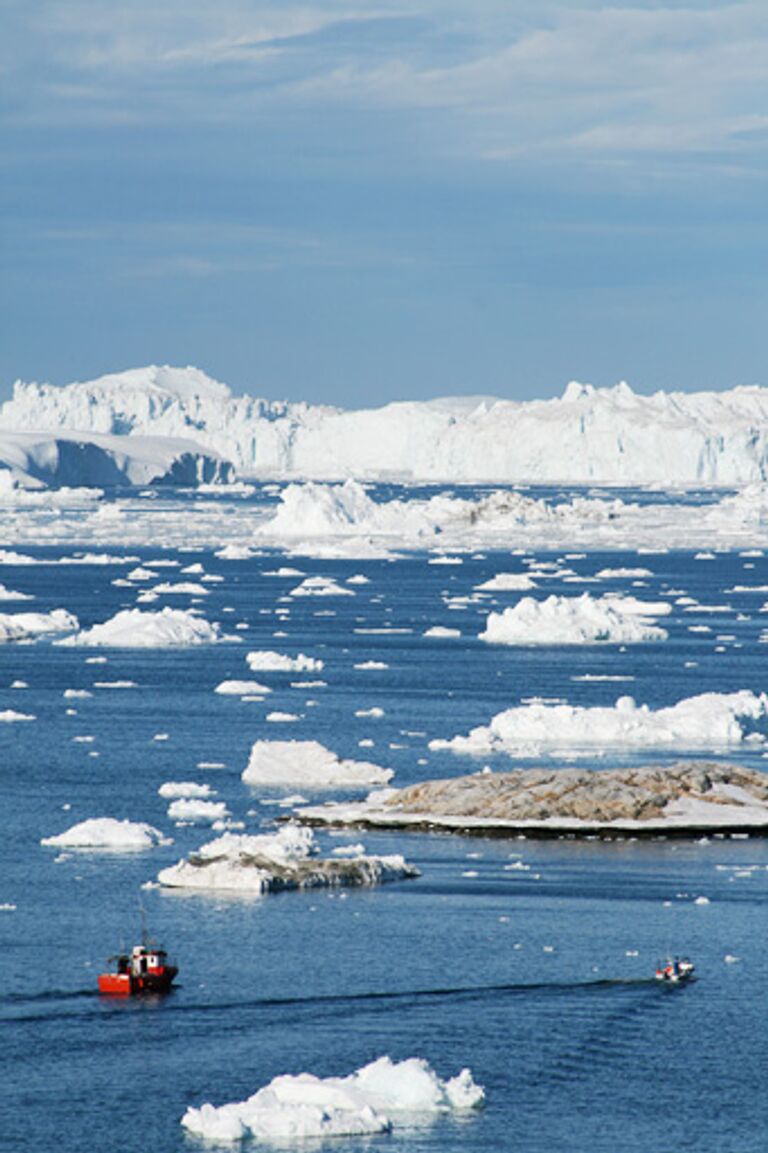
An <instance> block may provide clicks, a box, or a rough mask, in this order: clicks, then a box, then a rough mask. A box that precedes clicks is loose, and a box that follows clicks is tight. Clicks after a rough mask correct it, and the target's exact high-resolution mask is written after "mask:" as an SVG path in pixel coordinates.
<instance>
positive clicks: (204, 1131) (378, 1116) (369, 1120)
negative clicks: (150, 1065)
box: [181, 1057, 485, 1141]
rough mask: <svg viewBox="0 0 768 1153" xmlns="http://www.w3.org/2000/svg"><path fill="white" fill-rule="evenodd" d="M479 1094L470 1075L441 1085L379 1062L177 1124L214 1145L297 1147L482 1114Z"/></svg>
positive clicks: (429, 1076)
mask: <svg viewBox="0 0 768 1153" xmlns="http://www.w3.org/2000/svg"><path fill="white" fill-rule="evenodd" d="M484 1099H485V1093H484V1090H483V1089H482V1088H481V1086H479V1085H477V1084H476V1083H475V1081H474V1080H473V1078H472V1074H471V1073H470V1071H469V1069H462V1071H461V1072H460V1073H459V1074H458V1075H457V1076H456V1077H453V1078H451V1079H450V1080H447V1081H443V1080H441V1079H440V1077H438V1075H437V1074H436V1073H435V1072H434V1070H433V1069H432V1068H431V1067H430V1066H429V1065H428V1064H427V1062H426V1061H424V1060H422V1059H420V1058H417V1057H411V1058H409V1059H407V1060H404V1061H393V1060H392V1059H391V1058H390V1057H380V1058H379V1059H378V1060H377V1061H372V1062H371V1063H370V1064H369V1065H364V1066H363V1068H361V1069H358V1070H357V1071H356V1072H355V1073H352V1074H350V1075H349V1076H348V1077H326V1078H321V1077H316V1076H314V1075H313V1074H311V1073H301V1074H298V1075H297V1076H291V1075H289V1074H286V1075H283V1076H281V1077H275V1078H274V1080H272V1081H270V1083H269V1084H268V1085H265V1086H264V1087H263V1088H262V1089H259V1090H258V1091H257V1092H256V1093H254V1094H253V1095H252V1096H251V1097H249V1098H248V1099H247V1100H246V1101H239V1102H232V1103H231V1104H228V1105H221V1106H219V1107H218V1108H216V1107H215V1106H213V1105H210V1104H205V1105H202V1106H201V1107H199V1108H194V1107H192V1108H190V1109H188V1110H187V1112H186V1113H185V1114H184V1116H183V1117H182V1120H181V1124H182V1125H183V1126H184V1127H185V1128H186V1129H188V1130H189V1131H190V1132H191V1133H194V1134H195V1135H196V1136H198V1137H203V1138H207V1139H208V1140H214V1141H240V1140H242V1139H243V1138H245V1137H254V1138H256V1139H257V1140H262V1141H276V1140H277V1141H281V1140H282V1141H285V1140H292V1141H295V1140H300V1139H305V1138H311V1137H315V1138H320V1137H342V1136H356V1135H367V1134H373V1133H387V1132H389V1131H390V1130H391V1129H393V1128H401V1127H410V1126H413V1125H414V1124H419V1123H421V1124H423V1123H424V1122H425V1120H426V1119H427V1118H428V1117H429V1116H430V1115H433V1116H434V1115H436V1114H438V1113H443V1112H449V1111H451V1110H466V1109H477V1108H479V1107H480V1106H481V1105H482V1104H483V1102H484Z"/></svg>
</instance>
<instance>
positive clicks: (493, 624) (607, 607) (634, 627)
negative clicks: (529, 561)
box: [480, 593, 670, 645]
mask: <svg viewBox="0 0 768 1153" xmlns="http://www.w3.org/2000/svg"><path fill="white" fill-rule="evenodd" d="M646 607H647V612H646V611H643V602H642V601H637V600H636V599H635V598H634V597H626V598H625V597H618V596H617V597H599V598H594V597H591V596H590V595H589V593H584V594H583V595H582V596H580V597H561V596H549V597H547V599H546V600H543V601H537V600H534V598H533V597H523V598H522V600H520V601H518V603H517V604H516V605H514V606H512V607H511V608H507V609H504V611H503V612H501V613H490V614H489V616H488V618H487V620H486V624H485V630H484V631H483V632H481V633H480V640H484V641H489V642H490V643H491V644H504V645H592V644H638V643H641V642H643V641H662V640H666V639H667V637H668V635H669V634H668V633H667V631H666V629H662V628H659V627H658V626H656V625H653V624H651V623H650V622H649V620H648V619H647V618H648V617H653V616H655V615H658V613H659V612H662V613H665V614H666V613H668V612H669V609H670V606H669V605H668V604H667V603H666V602H663V603H662V604H651V603H649V604H648V605H647V606H646Z"/></svg>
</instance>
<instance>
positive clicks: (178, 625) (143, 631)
mask: <svg viewBox="0 0 768 1153" xmlns="http://www.w3.org/2000/svg"><path fill="white" fill-rule="evenodd" d="M238 639H239V638H237V637H228V636H224V635H222V632H221V628H220V626H219V625H218V624H214V623H212V622H210V621H206V620H203V619H202V617H199V616H196V615H195V614H194V613H192V612H188V611H186V610H183V609H171V608H164V609H161V610H160V611H159V612H142V611H141V609H123V610H122V611H121V612H118V613H116V614H115V616H113V617H110V619H109V620H107V621H103V622H102V623H101V624H97V625H93V627H92V628H90V629H83V631H82V632H79V633H76V634H75V635H74V636H71V637H66V638H65V639H64V640H63V641H60V642H59V643H60V644H67V645H78V646H80V645H82V646H87V647H93V648H97V647H102V646H103V647H113V648H158V649H159V648H175V647H176V646H177V645H178V646H185V645H212V644H218V643H220V642H222V641H228V642H232V641H236V640H238Z"/></svg>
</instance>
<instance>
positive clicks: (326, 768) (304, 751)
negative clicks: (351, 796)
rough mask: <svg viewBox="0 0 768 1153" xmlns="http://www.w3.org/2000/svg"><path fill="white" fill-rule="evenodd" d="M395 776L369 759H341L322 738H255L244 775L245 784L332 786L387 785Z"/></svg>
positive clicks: (326, 787) (322, 787)
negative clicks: (308, 739) (282, 739)
mask: <svg viewBox="0 0 768 1153" xmlns="http://www.w3.org/2000/svg"><path fill="white" fill-rule="evenodd" d="M393 776H394V774H393V772H392V770H391V769H382V768H380V767H379V766H378V765H372V764H369V763H368V762H366V761H346V760H341V759H340V758H339V757H337V756H336V754H335V753H333V752H331V750H330V749H327V748H325V746H324V745H321V744H320V742H319V741H256V742H255V743H254V745H253V746H252V748H251V756H250V760H249V761H248V765H247V767H246V768H245V769H244V770H243V774H242V778H243V780H244V781H245V782H246V784H250V785H256V784H259V785H261V784H268V785H291V786H293V785H302V786H303V787H304V788H307V789H313V788H314V789H333V788H341V787H349V786H358V785H384V784H386V783H387V781H389V780H391V779H392V777H393Z"/></svg>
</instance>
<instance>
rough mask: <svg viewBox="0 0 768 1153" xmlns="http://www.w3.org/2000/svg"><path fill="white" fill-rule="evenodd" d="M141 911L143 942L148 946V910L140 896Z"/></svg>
mask: <svg viewBox="0 0 768 1153" xmlns="http://www.w3.org/2000/svg"><path fill="white" fill-rule="evenodd" d="M139 913H140V915H141V943H142V945H143V946H144V947H145V948H146V947H147V945H148V944H149V933H148V931H147V910H146V909H145V908H144V902H143V901H142V899H141V897H139Z"/></svg>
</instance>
